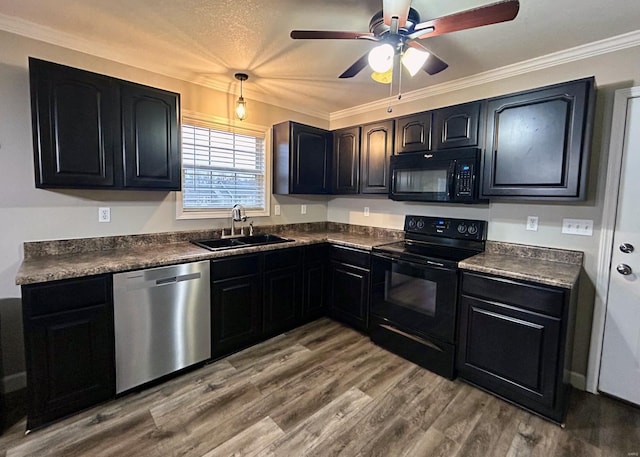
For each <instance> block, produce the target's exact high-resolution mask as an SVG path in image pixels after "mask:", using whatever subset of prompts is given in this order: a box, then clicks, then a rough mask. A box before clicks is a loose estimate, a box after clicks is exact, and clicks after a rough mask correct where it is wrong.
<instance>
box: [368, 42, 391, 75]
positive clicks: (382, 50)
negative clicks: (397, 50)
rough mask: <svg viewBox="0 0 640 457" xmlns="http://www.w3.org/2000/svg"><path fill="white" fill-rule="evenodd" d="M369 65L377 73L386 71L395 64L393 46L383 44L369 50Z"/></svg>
mask: <svg viewBox="0 0 640 457" xmlns="http://www.w3.org/2000/svg"><path fill="white" fill-rule="evenodd" d="M368 61H369V66H370V67H371V69H372V70H373V71H375V72H377V73H384V72H386V71H388V70H389V69H390V68H391V67H392V66H393V46H391V45H390V44H388V43H387V44H381V45H380V46H376V47H375V48H373V49H372V50H371V51H369V57H368Z"/></svg>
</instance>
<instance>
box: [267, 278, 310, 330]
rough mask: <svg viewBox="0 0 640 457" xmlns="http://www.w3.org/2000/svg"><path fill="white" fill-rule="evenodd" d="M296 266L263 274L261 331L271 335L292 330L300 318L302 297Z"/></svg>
mask: <svg viewBox="0 0 640 457" xmlns="http://www.w3.org/2000/svg"><path fill="white" fill-rule="evenodd" d="M300 292H301V288H300V269H299V267H298V266H293V267H289V268H283V269H279V270H274V271H266V272H265V273H264V294H263V313H264V314H263V330H264V332H265V333H267V334H273V333H278V332H282V331H285V330H289V329H292V328H294V327H295V326H296V324H297V323H298V321H299V320H300V317H301V311H302V310H301V308H302V297H301V293H300Z"/></svg>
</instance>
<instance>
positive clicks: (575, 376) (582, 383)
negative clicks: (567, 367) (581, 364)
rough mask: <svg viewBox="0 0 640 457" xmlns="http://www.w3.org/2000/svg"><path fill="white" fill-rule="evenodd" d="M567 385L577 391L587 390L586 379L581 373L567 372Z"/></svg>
mask: <svg viewBox="0 0 640 457" xmlns="http://www.w3.org/2000/svg"><path fill="white" fill-rule="evenodd" d="M569 383H570V384H571V385H572V386H573V387H575V388H576V389H578V390H586V389H587V378H586V377H585V375H583V374H581V373H576V372H575V371H570V372H569Z"/></svg>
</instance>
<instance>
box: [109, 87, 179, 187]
mask: <svg viewBox="0 0 640 457" xmlns="http://www.w3.org/2000/svg"><path fill="white" fill-rule="evenodd" d="M120 97H121V104H122V132H123V155H124V157H123V164H124V186H125V187H130V188H141V189H167V190H180V185H181V174H180V167H181V164H180V135H179V131H178V123H179V122H178V103H179V102H178V99H179V95H178V94H174V93H170V92H166V91H162V90H159V89H154V88H151V87H146V86H140V85H137V84H122V86H121V89H120Z"/></svg>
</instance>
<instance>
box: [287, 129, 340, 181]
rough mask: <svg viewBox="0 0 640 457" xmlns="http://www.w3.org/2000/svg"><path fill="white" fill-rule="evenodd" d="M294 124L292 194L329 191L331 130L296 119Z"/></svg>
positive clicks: (291, 172) (292, 130)
mask: <svg viewBox="0 0 640 457" xmlns="http://www.w3.org/2000/svg"><path fill="white" fill-rule="evenodd" d="M291 124H292V126H291V146H290V147H291V168H290V179H291V184H290V188H291V193H294V194H328V193H329V192H330V187H331V182H330V177H329V170H330V167H331V133H330V132H328V131H326V130H322V129H318V128H315V127H310V126H307V125H303V124H297V123H295V122H292V123H291Z"/></svg>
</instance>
